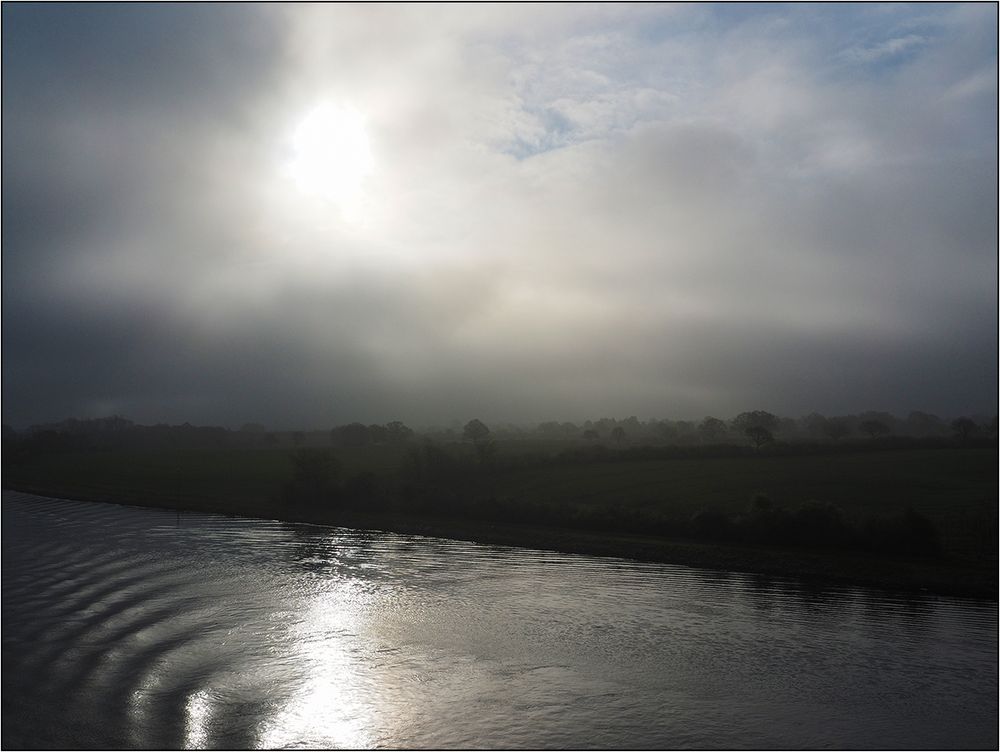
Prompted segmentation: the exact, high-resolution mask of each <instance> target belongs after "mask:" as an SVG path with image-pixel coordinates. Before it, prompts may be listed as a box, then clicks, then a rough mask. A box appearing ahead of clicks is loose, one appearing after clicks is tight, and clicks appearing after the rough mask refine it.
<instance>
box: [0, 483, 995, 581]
mask: <svg viewBox="0 0 1000 752" xmlns="http://www.w3.org/2000/svg"><path fill="white" fill-rule="evenodd" d="M4 490H10V491H16V492H20V493H26V494H32V495H37V496H45V497H48V498H56V499H67V500H70V501H85V502H97V503H110V504H120V505H126V506H139V507H152V508H158V509H172V510H177V511H185V512H200V513H206V514H221V515H226V516H232V517H244V518H248V519H271V520H281V521H285V522H301V523H308V524H317V525H327V526H334V527H347V528H353V529H358V530H371V531H377V532H388V533H396V534H402V535H421V536H427V537H435V538H450V539H453V540H462V541H471V542H475V543H481V544H484V545H502V546H511V547H515V548H533V549H540V550H547V551H558V552H560V553H576V554H584V555H589V556H604V557H615V558H623V559H632V560H635V561H647V562H656V563H663V564H673V565H679V566H689V567H697V568H701V569H712V570H718V571H726V572H733V573H740V574H751V575H754V574H756V575H761V576H764V577H780V578H788V579H793V580H798V581H801V582H803V583H809V584H812V585H816V586H819V587H823V586H828V587H834V586H848V587H851V586H857V587H869V588H877V589H882V590H889V591H895V592H905V593H915V594H916V593H922V594H934V595H947V596H957V597H968V598H978V599H987V600H993V601H996V600H997V599H998V597H997V596H998V578H997V574H998V573H997V571H995V570H989V569H986V568H974V567H969V566H963V565H958V564H954V563H951V562H948V561H945V560H940V561H935V560H932V559H904V558H895V557H883V556H874V555H869V554H864V553H860V552H849V551H848V552H835V553H829V552H824V551H815V550H806V549H792V548H765V547H752V546H733V545H725V544H720V543H710V542H704V543H703V542H695V541H689V540H671V539H665V538H657V537H651V536H649V537H647V536H638V535H630V534H624V533H607V534H603V533H596V532H591V531H586V530H576V529H572V528H558V527H545V526H540V525H521V524H515V523H493V522H488V521H480V520H467V519H455V518H444V517H435V516H426V515H425V516H419V517H418V516H414V515H405V514H400V513H379V514H371V513H365V512H359V511H354V510H336V511H334V512H330V513H326V514H313V515H295V514H281V510H280V509H278V508H276V507H275V506H272V505H267V506H264V505H252V506H249V505H247V506H244V507H242V508H237V506H236V505H235V504H233V503H232V502H230V501H227V500H225V499H219V498H199V499H184V498H178V497H168V496H160V497H155V496H154V495H153V494H145V493H143V494H140V495H136V494H135V493H121V492H119V493H115V492H108V491H103V490H102V491H96V490H95V491H86V490H82V489H70V488H65V487H52V486H49V487H41V486H35V485H31V484H23V483H16V484H11V485H4Z"/></svg>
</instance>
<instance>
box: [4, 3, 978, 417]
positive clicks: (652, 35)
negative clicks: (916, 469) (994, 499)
mask: <svg viewBox="0 0 1000 752" xmlns="http://www.w3.org/2000/svg"><path fill="white" fill-rule="evenodd" d="M418 10H419V9H417V10H414V9H411V8H409V7H407V6H337V5H334V6H324V5H320V6H313V5H306V6H210V7H209V8H202V7H200V6H197V7H196V6H162V7H161V6H157V7H156V8H154V9H150V8H146V9H144V7H132V6H127V7H126V6H123V7H122V8H111V7H103V6H99V7H97V8H93V9H91V8H84V7H76V6H53V7H48V6H45V7H40V6H5V7H4V9H3V13H4V29H5V31H4V43H5V44H4V50H3V56H4V59H3V62H4V95H3V96H4V104H5V105H6V108H5V139H4V145H3V150H4V154H3V157H4V160H3V170H4V175H3V182H4V192H3V219H4V233H5V235H4V241H5V242H4V250H3V254H4V271H5V272H6V274H5V275H4V278H3V335H4V337H3V355H4V366H3V368H4V380H3V392H4V398H5V399H4V404H5V405H6V410H5V414H4V420H5V422H13V423H15V424H23V423H27V422H34V421H40V420H48V419H56V418H60V417H65V416H66V415H87V414H101V413H106V412H108V411H112V410H113V411H117V412H121V413H124V414H126V415H128V416H129V417H131V418H132V419H134V420H139V421H147V420H169V421H184V420H189V421H191V422H196V423H197V422H221V423H229V424H232V425H238V424H241V423H243V422H245V421H248V420H257V421H263V422H265V423H269V424H272V425H279V426H281V425H283V426H299V427H306V426H315V427H323V426H328V425H331V424H333V423H338V422H346V421H349V420H363V421H366V422H372V421H385V420H390V419H394V418H401V419H403V420H408V421H411V422H443V421H446V420H447V419H449V418H452V417H456V418H467V417H469V416H471V415H472V414H476V415H479V416H480V417H482V418H483V419H486V420H490V419H493V420H496V419H512V420H531V419H545V418H557V419H582V418H584V417H588V416H595V415H599V414H617V415H624V414H637V415H640V416H643V417H647V416H650V415H661V416H673V417H699V416H701V415H704V414H706V413H712V414H727V413H735V412H738V411H740V410H743V409H752V408H755V407H761V406H763V407H766V408H767V409H771V410H774V411H777V412H785V413H790V414H794V413H798V412H809V411H812V410H819V411H824V412H837V411H840V412H847V411H857V410H864V409H869V408H877V409H888V410H896V411H899V412H906V411H908V410H910V409H924V410H931V411H936V412H940V413H944V414H957V413H960V412H969V411H983V410H986V411H995V409H996V390H995V386H996V380H997V368H996V360H997V358H996V353H997V344H996V342H997V331H996V283H995V280H996V269H997V267H996V249H995V238H996V233H997V224H996V200H997V196H996V182H997V173H996V161H997V153H996V132H995V113H996V101H997V99H996V87H995V68H996V45H995V35H994V36H991V35H990V34H989V33H985V32H983V28H984V26H983V21H984V18H983V16H984V14H985V15H986V16H990V14H991V13H992V17H993V19H994V21H995V8H994V9H992V10H991V11H990V10H989V9H987V11H989V12H987V11H983V10H978V11H975V12H973V11H970V10H969V9H967V8H965V7H961V6H954V7H951V6H948V7H935V8H933V9H931V10H925V9H920V10H919V15H917V12H918V11H916V10H913V11H904V10H903V9H895V10H892V11H891V12H884V13H874V12H870V11H869V10H867V9H858V8H854V9H851V11H850V13H844V14H841V13H839V12H835V11H833V10H825V9H822V8H815V7H812V6H775V7H773V8H765V9H760V10H755V11H753V12H750V11H746V12H740V13H735V12H733V9H731V8H727V7H723V6H694V7H690V8H687V7H675V6H642V7H640V8H636V7H634V6H611V5H608V6H603V5H601V6H512V7H505V6H485V7H478V6H477V7H456V8H449V9H447V11H442V13H440V14H435V17H434V18H433V19H432V18H430V17H429V16H428V14H426V13H424V12H418ZM986 20H988V19H986ZM74 29H79V33H76V32H74ZM859 39H860V40H864V41H863V42H862V43H859V42H858V40H859ZM870 40H877V41H870ZM842 50H854V52H852V53H850V54H849V55H847V57H845V56H844V55H845V54H847V53H842V54H840V55H839V57H838V51H842ZM848 58H850V59H849V60H848ZM890 60H891V61H892V63H893V64H892V65H891V66H889V65H885V64H884V63H886V62H888V61H890ZM845 61H847V62H851V63H852V64H850V65H845V64H844V63H845ZM857 63H863V65H859V64H857ZM990 82H993V84H994V85H993V86H990ZM323 100H328V101H334V102H345V103H347V104H350V105H351V106H353V107H356V108H357V109H358V110H359V111H360V112H362V113H363V114H364V116H365V119H366V122H367V127H368V129H369V137H370V139H371V143H372V150H373V155H374V160H375V167H374V169H373V172H372V173H371V175H369V176H368V177H367V178H366V180H365V183H364V193H363V196H362V197H361V199H359V202H358V207H356V211H355V210H352V211H347V210H345V209H343V208H341V207H337V206H331V205H327V204H324V203H323V202H322V201H320V200H317V199H315V198H311V197H309V196H303V195H301V194H299V193H298V192H297V191H296V190H295V186H294V184H293V183H292V182H291V181H289V180H288V179H287V178H285V177H283V176H282V165H283V164H284V161H283V160H286V159H287V156H288V148H289V146H288V142H289V134H290V133H291V131H292V130H293V129H294V126H295V125H296V123H297V122H298V120H299V119H300V118H301V117H302V116H303V115H304V114H305V113H306V112H307V111H308V110H309V109H310V108H311V107H312V106H314V105H315V103H316V102H318V101H323Z"/></svg>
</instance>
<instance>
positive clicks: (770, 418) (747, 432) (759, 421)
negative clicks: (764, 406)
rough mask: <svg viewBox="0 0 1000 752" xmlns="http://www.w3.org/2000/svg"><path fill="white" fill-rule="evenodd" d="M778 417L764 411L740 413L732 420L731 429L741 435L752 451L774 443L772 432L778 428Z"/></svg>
mask: <svg viewBox="0 0 1000 752" xmlns="http://www.w3.org/2000/svg"><path fill="white" fill-rule="evenodd" d="M778 423H779V420H778V416H777V415H772V414H771V413H769V412H767V411H766V410H752V411H750V412H745V413H740V414H739V415H737V416H736V417H735V418H733V428H735V429H736V430H737V431H739V432H740V433H742V434H743V435H744V436H746V437H747V439H749V440H750V443H751V444H753V446H754V449H758V450H759V449H760V448H761V447H762V446H764V444H770V443H771V442H772V441H774V434H773V433H772V431H774V429H776V428H777V427H778Z"/></svg>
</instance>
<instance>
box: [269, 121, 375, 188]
mask: <svg viewBox="0 0 1000 752" xmlns="http://www.w3.org/2000/svg"><path fill="white" fill-rule="evenodd" d="M373 167H374V159H373V157H372V150H371V144H370V142H369V139H368V132H367V130H366V129H365V120H364V117H363V116H362V115H361V113H360V112H358V111H357V110H355V109H354V108H353V107H350V106H348V105H334V104H330V103H328V102H324V103H322V104H319V105H317V106H315V107H314V108H313V109H312V110H310V111H309V112H308V113H307V114H306V115H305V116H304V117H303V118H302V120H301V121H300V122H299V124H298V125H297V126H296V128H295V130H294V131H293V133H292V137H291V158H290V161H289V163H288V174H289V176H290V177H291V178H292V180H293V181H294V182H295V185H296V186H297V187H298V189H299V191H301V192H302V193H303V194H305V195H308V196H314V197H318V198H321V199H325V200H327V201H331V202H334V203H338V204H344V203H349V202H351V201H353V200H354V199H356V198H357V197H358V194H359V193H360V192H361V189H362V187H363V183H364V180H365V178H366V177H367V176H368V175H369V174H370V173H371V171H372V169H373Z"/></svg>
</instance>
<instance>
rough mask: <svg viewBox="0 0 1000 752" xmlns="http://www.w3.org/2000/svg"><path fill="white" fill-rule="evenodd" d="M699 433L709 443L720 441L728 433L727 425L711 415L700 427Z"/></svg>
mask: <svg viewBox="0 0 1000 752" xmlns="http://www.w3.org/2000/svg"><path fill="white" fill-rule="evenodd" d="M698 433H700V434H701V435H702V436H703V437H705V439H706V440H707V441H718V440H719V439H720V438H722V436H723V435H725V433H726V424H725V423H724V422H723V421H721V420H719V419H718V418H713V417H712V416H711V415H709V416H708V417H707V418H705V420H703V421H702V422H701V423H700V424H699V425H698Z"/></svg>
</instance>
